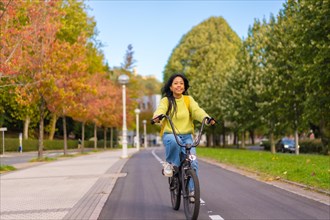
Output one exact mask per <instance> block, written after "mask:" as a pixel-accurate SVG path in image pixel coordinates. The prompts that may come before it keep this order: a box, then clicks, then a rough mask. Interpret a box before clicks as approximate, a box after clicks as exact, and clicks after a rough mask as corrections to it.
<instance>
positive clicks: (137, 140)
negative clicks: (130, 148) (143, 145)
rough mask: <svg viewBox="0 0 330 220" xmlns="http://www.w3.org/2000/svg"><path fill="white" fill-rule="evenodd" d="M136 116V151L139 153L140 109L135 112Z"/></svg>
mask: <svg viewBox="0 0 330 220" xmlns="http://www.w3.org/2000/svg"><path fill="white" fill-rule="evenodd" d="M134 112H135V114H136V149H137V150H138V151H139V150H140V134H139V114H140V112H141V111H140V109H138V108H137V109H135V110H134Z"/></svg>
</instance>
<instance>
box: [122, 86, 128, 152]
mask: <svg viewBox="0 0 330 220" xmlns="http://www.w3.org/2000/svg"><path fill="white" fill-rule="evenodd" d="M122 144H123V155H122V158H127V127H126V86H125V85H123V140H122Z"/></svg>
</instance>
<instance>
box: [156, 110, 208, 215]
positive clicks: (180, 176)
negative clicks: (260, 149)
mask: <svg viewBox="0 0 330 220" xmlns="http://www.w3.org/2000/svg"><path fill="white" fill-rule="evenodd" d="M157 118H158V119H159V120H162V119H163V118H167V120H168V121H169V122H170V125H171V128H172V131H173V134H174V137H175V140H176V142H177V144H178V145H179V146H180V147H183V148H185V153H182V151H181V153H180V161H181V162H180V166H179V167H178V168H177V169H175V170H174V173H173V176H172V177H169V178H168V182H169V185H170V193H171V203H172V208H173V209H174V210H179V208H180V203H181V194H182V198H183V204H184V213H185V216H186V218H187V219H188V220H190V219H194V220H195V219H197V218H198V215H199V208H200V187H199V179H198V176H197V174H196V171H195V170H194V169H193V167H192V166H191V163H192V161H194V160H196V159H197V157H196V156H195V155H193V154H191V153H190V150H191V148H193V147H197V146H198V145H199V142H200V140H201V136H202V131H203V129H204V126H205V123H206V121H208V123H209V122H210V121H211V120H214V119H213V118H209V117H205V118H204V119H203V121H202V125H201V128H200V130H199V133H198V136H197V138H196V139H195V140H194V142H193V144H186V145H183V144H181V142H180V141H179V138H178V135H177V133H176V132H175V129H174V125H173V122H172V120H171V118H170V117H169V116H168V115H159V116H158V117H156V118H153V119H151V124H154V123H155V121H154V120H155V119H157ZM192 192H193V193H192Z"/></svg>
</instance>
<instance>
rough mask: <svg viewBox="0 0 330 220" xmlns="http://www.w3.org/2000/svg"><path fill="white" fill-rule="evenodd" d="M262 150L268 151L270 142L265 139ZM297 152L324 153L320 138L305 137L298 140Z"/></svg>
mask: <svg viewBox="0 0 330 220" xmlns="http://www.w3.org/2000/svg"><path fill="white" fill-rule="evenodd" d="M263 146H264V150H265V151H270V142H269V141H266V142H264V143H263ZM299 146H300V148H299V153H303V154H324V152H323V148H322V142H321V140H320V139H314V140H310V139H305V140H299Z"/></svg>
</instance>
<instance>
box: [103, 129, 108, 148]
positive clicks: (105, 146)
mask: <svg viewBox="0 0 330 220" xmlns="http://www.w3.org/2000/svg"><path fill="white" fill-rule="evenodd" d="M107 130H108V129H107V128H106V127H104V131H103V132H104V138H103V139H104V149H107Z"/></svg>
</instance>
